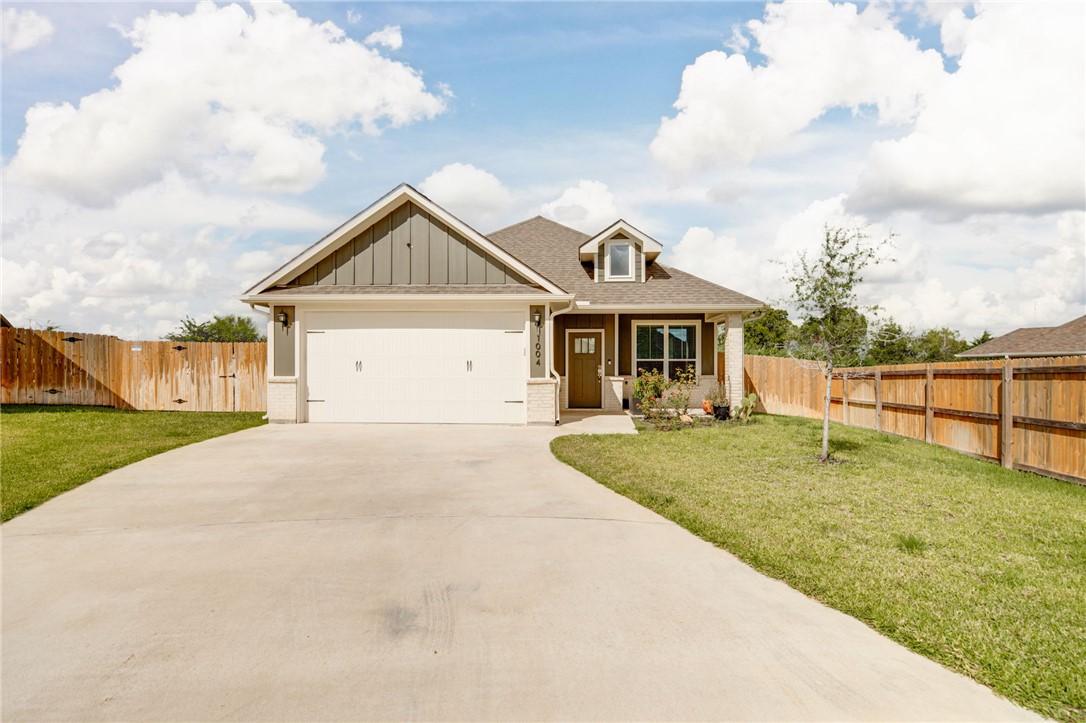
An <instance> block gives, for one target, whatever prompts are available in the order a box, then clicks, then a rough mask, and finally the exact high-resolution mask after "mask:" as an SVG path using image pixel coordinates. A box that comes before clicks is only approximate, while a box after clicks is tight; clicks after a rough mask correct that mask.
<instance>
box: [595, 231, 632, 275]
mask: <svg viewBox="0 0 1086 723" xmlns="http://www.w3.org/2000/svg"><path fill="white" fill-rule="evenodd" d="M612 246H627V247H629V249H630V273H629V274H628V275H625V276H615V275H614V274H612V273H611V247H612ZM636 250H637V246H635V245H634V243H633V241H630V240H629V239H616V240H614V241H608V242H607V243H606V244H604V247H603V265H604V274H605V275H604V279H605V280H606V281H633V280H634V261H635V259H634V253H635V252H636Z"/></svg>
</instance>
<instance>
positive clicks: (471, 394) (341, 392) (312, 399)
mask: <svg viewBox="0 0 1086 723" xmlns="http://www.w3.org/2000/svg"><path fill="white" fill-rule="evenodd" d="M306 327H307V333H306V378H307V382H308V389H307V399H308V408H309V421H310V422H424V423H466V424H472V423H474V424H523V423H524V422H525V421H526V414H527V413H526V411H525V393H526V387H527V383H526V377H527V372H526V364H525V356H524V354H525V352H524V349H525V341H524V337H525V334H524V315H523V314H522V313H521V312H403V311H397V312H316V313H311V314H309V315H308V316H307V323H306Z"/></svg>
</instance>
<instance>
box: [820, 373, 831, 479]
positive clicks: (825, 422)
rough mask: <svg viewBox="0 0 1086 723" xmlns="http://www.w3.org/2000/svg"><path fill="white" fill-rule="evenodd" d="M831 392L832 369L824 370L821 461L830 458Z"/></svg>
mask: <svg viewBox="0 0 1086 723" xmlns="http://www.w3.org/2000/svg"><path fill="white" fill-rule="evenodd" d="M832 390H833V367H832V366H831V367H830V368H829V369H827V370H826V399H825V402H824V405H823V407H822V457H821V459H822V461H823V462H825V461H826V460H827V459H829V458H830V392H831V391H832Z"/></svg>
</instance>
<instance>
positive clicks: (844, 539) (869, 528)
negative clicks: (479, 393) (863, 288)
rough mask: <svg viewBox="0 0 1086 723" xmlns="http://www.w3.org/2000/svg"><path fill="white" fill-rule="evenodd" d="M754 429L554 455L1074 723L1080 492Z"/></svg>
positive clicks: (803, 422) (845, 438) (615, 440)
mask: <svg viewBox="0 0 1086 723" xmlns="http://www.w3.org/2000/svg"><path fill="white" fill-rule="evenodd" d="M819 441H820V422H818V421H816V420H808V419H798V418H789V417H771V416H758V417H755V418H754V420H753V421H752V423H751V424H749V425H748V426H732V425H720V426H714V427H706V428H701V429H688V430H681V431H676V432H658V431H643V432H641V433H640V434H638V435H608V436H569V437H559V438H557V439H555V440H554V441H553V442H552V445H551V448H552V449H553V451H554V453H555V455H557V456H558V458H559V459H561V460H562V461H564V462H566V463H567V464H570V465H572V466H573V467H575V468H577V469H579V470H581V471H582V472H584V473H585V474H588V475H590V476H591V477H593V478H595V479H596V480H598V481H599V482H601V483H602V484H604V485H606V486H607V487H610V488H611V489H613V490H615V491H616V492H619V493H620V494H623V495H625V496H627V497H629V498H630V499H632V500H634V501H636V502H638V503H640V504H642V505H644V506H646V507H649V508H651V509H653V510H655V511H656V512H658V513H660V514H661V515H663V516H665V517H667V518H669V519H671V520H674V521H675V522H677V523H678V524H680V525H682V526H683V527H685V528H687V529H688V530H690V531H691V532H693V533H695V534H696V535H698V536H700V537H702V538H704V539H706V540H708V541H710V542H712V543H713V544H715V545H717V546H719V547H722V548H724V549H726V550H729V551H731V552H733V553H735V554H736V555H737V556H738V557H740V558H741V559H742V560H744V561H745V562H747V563H749V564H750V565H752V566H753V567H755V568H757V569H758V570H761V571H762V572H764V573H766V574H767V575H770V576H772V577H775V578H778V579H780V580H783V581H785V582H787V583H788V584H789V585H791V586H792V587H794V588H796V589H797V590H800V591H802V592H804V593H806V594H807V595H810V596H811V597H814V598H816V599H818V600H821V601H822V602H824V603H826V604H827V605H830V606H831V607H834V608H837V609H838V610H841V611H843V612H845V613H848V614H849V615H852V616H854V617H856V618H859V619H860V620H863V621H864V622H866V623H867V624H868V625H870V626H871V627H873V628H875V629H876V630H878V631H880V632H881V633H883V634H885V635H886V636H888V637H890V638H893V639H894V640H897V641H898V642H900V643H902V644H903V645H905V646H907V647H909V648H911V649H913V650H915V651H917V652H919V653H922V654H924V655H926V656H928V657H930V658H932V659H934V660H937V661H939V662H940V663H942V664H943V665H945V666H947V667H948V668H951V669H953V670H957V671H959V672H961V673H964V674H965V675H968V676H970V677H971V678H974V679H976V680H978V681H980V682H982V683H984V684H986V685H988V686H990V687H992V688H993V689H994V690H995V691H996V692H998V693H1000V694H1001V695H1003V696H1006V697H1007V698H1010V699H1011V700H1014V701H1016V702H1018V703H1019V704H1021V705H1023V706H1026V707H1029V708H1032V709H1034V710H1036V711H1038V712H1040V713H1043V714H1045V715H1047V716H1051V717H1053V718H1056V719H1059V720H1064V721H1083V720H1086V488H1084V487H1080V486H1077V485H1074V484H1070V483H1067V482H1061V481H1058V480H1051V479H1047V478H1044V477H1039V476H1036V475H1031V474H1026V473H1022V472H1016V471H1013V470H1005V469H1002V468H1001V467H999V466H997V465H995V464H991V463H987V462H982V461H979V460H975V459H972V458H970V457H966V456H964V455H961V454H958V453H955V452H952V451H949V450H945V449H942V448H939V447H935V446H931V445H927V444H924V443H921V442H915V441H913V440H908V439H903V438H900V437H892V436H888V435H881V434H878V433H875V432H871V431H868V430H862V429H854V428H848V427H842V426H839V425H834V426H833V429H832V433H831V449H832V451H833V454H834V455H835V456H836V457H838V458H839V459H841V460H844V463H842V464H821V463H820V462H818V461H817V459H816V455H817V453H818V448H819Z"/></svg>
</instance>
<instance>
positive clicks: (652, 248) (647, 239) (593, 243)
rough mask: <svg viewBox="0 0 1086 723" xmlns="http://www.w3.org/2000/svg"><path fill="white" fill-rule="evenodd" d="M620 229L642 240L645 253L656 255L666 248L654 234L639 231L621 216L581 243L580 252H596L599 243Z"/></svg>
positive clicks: (584, 253)
mask: <svg viewBox="0 0 1086 723" xmlns="http://www.w3.org/2000/svg"><path fill="white" fill-rule="evenodd" d="M618 231H622V232H623V233H625V234H626V235H627V236H629V237H631V238H634V239H636V240H638V241H640V242H641V250H642V251H643V252H644V253H645V254H652V255H653V256H656V255H658V254H660V253H661V252H662V251H663V250H664V246H663V244H661V243H660V242H659V241H657V240H656V239H654V238H653V237H652V236H649V235H648V234H646V233H644V232H642V231H639V230H638V229H636V228H634V227H633V226H631V225H630V224H629V223H627V222H626V221H624V220H622V219H621V218H620V219H619V220H617V221H615V222H614V223H613V224H611V225H610V226H608V227H607V228H605V229H604V230H603V231H600V232H599V233H598V234H596V235H595V236H593V237H592V238H590V239H588V240H587V241H585V242H584V243H583V244H581V246H580V248H579V249H578V253H579V254H580V255H581V256H582V257H583V256H586V255H588V254H595V253H596V249H597V248H599V245H600V244H601V243H603V242H604V241H606V240H608V239H609V238H610V237H611V236H612V235H613V234H615V233H616V232H618Z"/></svg>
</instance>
